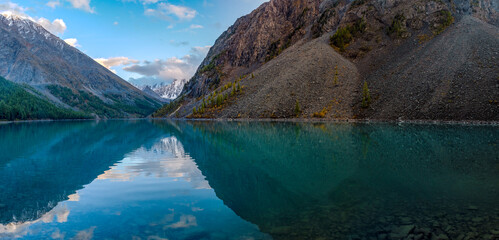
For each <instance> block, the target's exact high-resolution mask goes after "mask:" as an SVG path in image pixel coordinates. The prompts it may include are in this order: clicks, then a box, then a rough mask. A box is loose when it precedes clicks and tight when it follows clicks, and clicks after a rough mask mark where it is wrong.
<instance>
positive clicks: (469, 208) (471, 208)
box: [468, 205, 478, 210]
mask: <svg viewBox="0 0 499 240" xmlns="http://www.w3.org/2000/svg"><path fill="white" fill-rule="evenodd" d="M468 210H478V207H477V206H474V205H470V206H469V207H468Z"/></svg>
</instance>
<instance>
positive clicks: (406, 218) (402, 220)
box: [400, 217, 412, 224]
mask: <svg viewBox="0 0 499 240" xmlns="http://www.w3.org/2000/svg"><path fill="white" fill-rule="evenodd" d="M400 221H401V222H402V224H411V223H412V219H411V218H410V217H402V218H400Z"/></svg>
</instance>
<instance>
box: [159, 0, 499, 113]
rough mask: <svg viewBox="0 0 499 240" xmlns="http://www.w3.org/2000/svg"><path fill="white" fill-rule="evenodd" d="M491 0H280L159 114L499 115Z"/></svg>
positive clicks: (247, 21)
mask: <svg viewBox="0 0 499 240" xmlns="http://www.w3.org/2000/svg"><path fill="white" fill-rule="evenodd" d="M498 11H499V4H498V3H497V1H493V0H476V1H467V0H453V1H432V0H430V1H428V0H380V1H374V0H354V1H351V0H350V1H349V0H271V1H269V2H266V3H264V4H262V5H261V6H260V7H258V8H257V9H256V10H254V11H253V12H252V13H250V14H248V15H246V16H243V17H241V18H240V19H238V20H237V21H236V22H235V24H234V25H233V26H231V27H230V28H229V29H228V30H227V31H225V32H224V33H223V34H222V35H221V36H220V37H219V38H218V39H217V40H216V42H215V44H214V45H213V47H212V48H211V49H210V51H209V53H208V55H207V57H206V58H205V60H204V61H203V62H202V63H201V65H200V66H199V68H198V71H197V72H196V74H195V76H194V77H193V78H192V79H191V80H190V81H189V83H188V84H187V85H186V87H185V88H184V89H183V92H182V95H181V97H180V98H179V99H178V100H177V101H175V102H173V103H171V104H170V105H167V106H164V107H163V108H162V109H160V110H159V111H158V112H157V113H156V114H155V116H173V115H175V116H177V117H192V118H294V117H297V116H298V117H300V118H326V119H379V120H397V119H400V120H404V119H407V120H485V121H487V120H498V119H499V81H498V79H497V76H499V61H497V59H498V58H499V38H498V37H497V36H498V35H499V28H498V26H499V13H498Z"/></svg>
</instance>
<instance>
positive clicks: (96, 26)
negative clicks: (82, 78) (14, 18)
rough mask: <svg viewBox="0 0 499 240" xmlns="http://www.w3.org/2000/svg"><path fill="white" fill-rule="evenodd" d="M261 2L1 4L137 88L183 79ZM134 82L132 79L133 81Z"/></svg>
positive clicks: (56, 0) (38, 0) (29, 0)
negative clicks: (217, 42)
mask: <svg viewBox="0 0 499 240" xmlns="http://www.w3.org/2000/svg"><path fill="white" fill-rule="evenodd" d="M263 2H265V0H192V1H187V0H168V1H166V0H165V1H163V0H0V12H3V13H5V12H12V13H13V14H16V15H21V16H26V17H29V18H31V19H33V20H34V21H37V22H39V23H40V24H41V25H42V26H44V27H45V28H46V29H48V30H49V31H51V32H52V33H54V34H56V35H57V36H59V37H60V38H61V39H64V40H67V42H68V43H71V44H73V45H75V46H76V47H77V48H78V49H80V50H81V51H82V52H84V53H86V54H87V55H89V56H90V57H92V58H94V59H96V60H98V62H100V63H102V64H103V65H105V66H107V67H109V68H110V69H111V70H112V71H114V72H116V73H117V74H118V75H119V76H121V77H122V78H124V79H125V80H130V79H131V81H132V82H133V83H136V84H143V83H154V82H159V81H166V82H171V80H172V79H174V78H188V77H190V76H192V74H193V72H194V71H195V69H196V68H197V66H198V65H199V63H200V61H201V60H202V59H203V58H204V56H205V54H206V52H207V50H208V49H209V47H210V46H211V45H213V43H214V42H215V40H216V39H217V38H218V36H219V35H220V34H221V33H222V32H223V31H225V30H226V29H227V28H228V27H229V26H230V25H232V24H233V23H234V21H235V20H236V19H237V18H239V17H241V16H243V15H245V14H248V13H250V12H251V11H252V10H253V9H255V8H257V7H258V6H259V5H260V4H262V3H263ZM134 79H135V80H134Z"/></svg>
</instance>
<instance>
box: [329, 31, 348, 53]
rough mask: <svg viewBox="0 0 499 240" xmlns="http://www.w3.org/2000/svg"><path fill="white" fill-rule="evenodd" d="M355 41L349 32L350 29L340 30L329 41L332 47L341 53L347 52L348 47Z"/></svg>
mask: <svg viewBox="0 0 499 240" xmlns="http://www.w3.org/2000/svg"><path fill="white" fill-rule="evenodd" d="M352 39H353V36H352V34H351V33H350V31H349V30H348V27H341V28H339V29H338V30H337V31H336V33H334V35H333V36H331V38H330V39H329V42H330V44H331V45H333V46H336V47H337V48H339V49H340V51H342V52H343V51H345V47H346V45H348V44H349V43H350V42H351V41H352Z"/></svg>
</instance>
